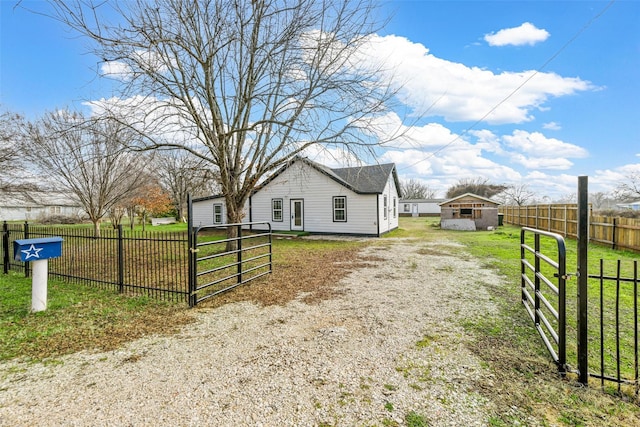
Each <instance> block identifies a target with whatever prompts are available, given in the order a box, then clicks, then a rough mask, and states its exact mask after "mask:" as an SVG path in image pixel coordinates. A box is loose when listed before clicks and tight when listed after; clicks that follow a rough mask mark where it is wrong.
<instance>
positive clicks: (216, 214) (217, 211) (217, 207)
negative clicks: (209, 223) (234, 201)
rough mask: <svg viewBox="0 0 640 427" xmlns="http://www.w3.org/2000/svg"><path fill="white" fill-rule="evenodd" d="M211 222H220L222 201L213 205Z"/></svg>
mask: <svg viewBox="0 0 640 427" xmlns="http://www.w3.org/2000/svg"><path fill="white" fill-rule="evenodd" d="M213 223H214V224H222V203H215V204H214V205H213Z"/></svg>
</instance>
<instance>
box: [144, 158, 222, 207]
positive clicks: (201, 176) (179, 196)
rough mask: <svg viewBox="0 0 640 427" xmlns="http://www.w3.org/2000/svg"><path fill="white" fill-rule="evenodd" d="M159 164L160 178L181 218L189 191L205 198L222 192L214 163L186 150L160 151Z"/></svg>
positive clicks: (156, 170) (157, 160)
mask: <svg viewBox="0 0 640 427" xmlns="http://www.w3.org/2000/svg"><path fill="white" fill-rule="evenodd" d="M155 165H156V166H155V173H156V176H157V177H158V181H159V183H160V185H161V186H162V188H163V189H164V190H165V191H166V192H167V193H168V194H169V195H170V196H171V199H172V200H173V204H174V206H175V209H176V214H177V217H178V219H182V218H184V217H185V212H184V209H185V207H186V205H187V195H188V194H191V196H193V197H202V196H210V195H213V194H214V193H215V192H216V191H218V189H217V185H216V182H217V180H218V178H217V176H216V174H215V173H214V172H213V171H212V170H211V163H210V162H205V161H204V160H202V159H201V158H199V157H195V156H193V155H191V154H190V153H188V152H186V151H184V150H170V151H165V150H162V151H159V152H158V153H156V162H155Z"/></svg>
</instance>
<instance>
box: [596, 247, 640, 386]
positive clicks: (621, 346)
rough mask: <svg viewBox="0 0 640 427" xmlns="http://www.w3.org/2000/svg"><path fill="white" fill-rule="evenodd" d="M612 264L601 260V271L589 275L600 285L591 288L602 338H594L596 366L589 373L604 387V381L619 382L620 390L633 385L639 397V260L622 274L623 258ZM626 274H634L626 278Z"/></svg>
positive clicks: (627, 267) (599, 333)
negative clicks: (593, 293) (596, 303)
mask: <svg viewBox="0 0 640 427" xmlns="http://www.w3.org/2000/svg"><path fill="white" fill-rule="evenodd" d="M611 263H612V262H609V264H611ZM613 264H614V267H613V268H611V267H609V268H607V265H606V262H605V261H604V260H602V259H601V260H600V264H599V272H598V274H590V275H589V278H590V279H595V280H596V282H597V286H592V287H591V288H590V289H589V290H590V291H592V292H593V291H595V292H596V295H597V296H598V300H599V304H598V305H597V306H598V310H597V312H596V313H593V316H592V317H595V318H596V319H597V320H598V322H597V323H596V325H597V326H598V332H597V333H598V335H599V339H598V340H591V342H593V345H594V348H593V350H592V351H590V355H591V356H592V357H591V360H593V362H590V367H594V368H593V369H590V372H589V375H590V376H591V377H594V378H599V379H600V384H601V386H602V387H604V385H605V381H609V382H613V383H616V384H617V387H618V392H620V391H621V387H622V386H623V385H625V384H626V385H631V386H632V387H633V392H634V394H635V396H636V397H637V396H638V392H639V391H640V383H639V381H638V379H639V368H640V367H639V365H638V357H639V356H638V352H639V348H638V282H639V281H640V278H639V277H638V261H633V263H630V264H631V266H628V265H627V266H626V268H625V269H624V270H626V273H623V267H624V266H623V263H622V261H621V260H617V261H616V262H613ZM625 274H629V276H632V277H625ZM590 329H591V330H592V329H593V328H590ZM596 354H597V356H596ZM594 359H595V360H594Z"/></svg>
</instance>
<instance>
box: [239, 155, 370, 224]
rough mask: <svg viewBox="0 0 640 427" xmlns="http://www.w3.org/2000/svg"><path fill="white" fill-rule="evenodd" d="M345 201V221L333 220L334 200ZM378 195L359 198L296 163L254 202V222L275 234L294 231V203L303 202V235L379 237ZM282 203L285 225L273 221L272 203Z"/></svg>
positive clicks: (257, 194)
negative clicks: (268, 228) (295, 201)
mask: <svg viewBox="0 0 640 427" xmlns="http://www.w3.org/2000/svg"><path fill="white" fill-rule="evenodd" d="M336 196H345V197H346V206H347V212H346V219H347V220H346V221H334V220H333V198H334V197H336ZM376 196H377V195H375V194H357V193H355V192H353V191H351V190H349V189H348V188H346V187H344V186H342V185H340V184H339V183H338V182H336V181H335V180H333V179H331V178H330V177H328V176H326V175H324V174H322V173H320V172H319V171H317V170H316V169H314V168H310V167H307V166H306V165H304V163H302V162H299V163H294V164H293V165H291V166H290V167H289V168H287V169H286V170H285V171H284V172H283V173H282V174H280V175H278V176H277V177H275V178H274V179H273V180H272V181H270V182H269V183H268V184H267V185H266V186H265V187H263V188H261V189H260V190H259V191H258V192H256V193H255V194H254V195H253V196H252V198H251V207H252V212H253V221H255V222H262V221H266V222H269V223H270V224H271V227H272V230H274V231H289V230H291V229H292V227H291V225H292V212H291V200H303V201H304V212H303V215H304V227H303V228H304V231H308V232H311V233H339V234H370V235H375V234H377V230H378V228H377V223H376ZM273 199H282V201H283V203H282V210H283V212H282V221H273V220H272V217H271V201H272V200H273Z"/></svg>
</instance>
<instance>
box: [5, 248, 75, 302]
mask: <svg viewBox="0 0 640 427" xmlns="http://www.w3.org/2000/svg"><path fill="white" fill-rule="evenodd" d="M62 240H63V239H62V237H46V238H40V239H19V240H15V241H14V242H13V256H14V259H15V260H16V261H23V262H26V261H30V262H32V279H31V312H36V311H43V310H46V309H47V276H48V274H49V263H48V260H49V259H50V258H58V257H60V256H61V255H62Z"/></svg>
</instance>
